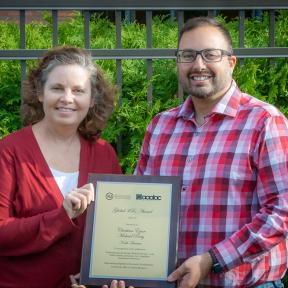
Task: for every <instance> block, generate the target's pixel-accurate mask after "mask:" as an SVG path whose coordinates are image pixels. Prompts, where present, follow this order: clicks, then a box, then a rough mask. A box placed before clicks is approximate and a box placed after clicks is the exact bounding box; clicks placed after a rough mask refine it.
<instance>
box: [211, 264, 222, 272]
mask: <svg viewBox="0 0 288 288" xmlns="http://www.w3.org/2000/svg"><path fill="white" fill-rule="evenodd" d="M222 271H223V269H222V267H221V265H220V263H215V264H213V272H214V273H221V272H222Z"/></svg>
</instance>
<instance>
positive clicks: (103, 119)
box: [21, 46, 116, 141]
mask: <svg viewBox="0 0 288 288" xmlns="http://www.w3.org/2000/svg"><path fill="white" fill-rule="evenodd" d="M73 64H77V65H79V66H81V67H83V68H85V69H86V70H87V71H88V72H89V73H90V81H91V98H92V99H93V101H94V105H93V107H91V108H90V109H89V111H88V113H87V115H86V117H85V118H84V120H83V121H82V122H81V123H80V125H79V127H78V131H79V133H80V135H82V136H83V137H84V138H85V139H87V140H89V141H94V140H95V139H96V138H97V137H99V135H100V133H101V131H102V130H103V129H104V127H105V125H106V123H107V120H108V118H109V116H110V114H111V113H112V111H113V108H114V104H115V95H116V88H115V86H113V85H112V84H110V83H109V82H107V81H106V80H105V78H104V76H103V73H102V72H101V70H100V68H99V67H98V66H97V65H95V64H94V63H93V62H92V57H91V55H90V54H89V53H88V52H87V51H85V50H84V49H81V48H76V47H66V46H64V47H57V48H52V49H50V50H49V51H48V52H47V53H46V54H45V55H44V56H43V58H42V59H41V60H40V62H39V64H38V66H37V67H36V68H34V69H33V70H32V71H31V72H30V73H29V77H28V80H26V81H25V82H24V83H23V90H22V92H23V97H22V104H21V116H22V122H23V125H25V126H27V125H30V124H35V123H37V122H39V121H40V120H42V119H43V118H44V116H45V115H44V111H43V106H42V103H41V102H40V101H39V96H40V95H41V94H42V93H43V89H44V85H45V83H46V81H47V78H48V75H49V73H50V72H51V71H52V70H53V69H54V68H55V67H57V66H59V65H73Z"/></svg>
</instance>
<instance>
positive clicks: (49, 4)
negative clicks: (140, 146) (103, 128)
mask: <svg viewBox="0 0 288 288" xmlns="http://www.w3.org/2000/svg"><path fill="white" fill-rule="evenodd" d="M282 9H288V1H287V0H277V1H275V0H249V1H247V0H233V1H231V0H221V1H220V0H197V1H196V0H195V1H192V0H177V1H172V0H157V1H155V0H153V1H151V0H145V1H144V0H138V1H134V0H133V1H132V0H126V1H125V0H124V1H118V0H109V1H107V0H97V1H95V0H81V1H79V0H69V1H64V0H62V1H61V0H40V1H39V0H38V1H35V0H25V1H23V0H1V2H0V11H1V10H6V11H11V10H17V11H19V29H20V47H19V49H13V50H12V49H11V50H0V60H19V61H20V63H21V80H23V79H25V77H26V60H28V59H35V58H38V57H39V56H41V55H42V54H43V52H45V50H40V49H38V50H37V49H36V50H33V49H26V35H25V22H26V12H27V11H29V10H50V11H51V13H52V23H53V33H52V42H53V46H57V45H58V21H59V19H58V12H59V11H61V10H79V11H81V12H82V13H83V19H84V20H83V21H84V30H83V34H84V47H85V48H86V49H88V50H90V52H91V54H92V56H93V58H95V59H115V61H116V84H117V85H118V87H119V89H120V92H121V87H122V62H121V61H122V60H123V59H146V61H147V79H148V80H150V79H151V77H152V75H153V69H152V61H153V59H161V58H162V59H163V58H165V59H169V58H174V57H175V56H174V51H175V49H164V48H163V49H159V48H157V49H156V48H153V47H152V37H153V35H152V23H153V13H155V12H156V11H165V12H168V13H170V15H171V17H173V19H174V20H175V21H177V22H178V27H179V29H180V28H181V27H182V25H183V23H184V21H185V15H186V14H188V13H191V12H192V13H200V12H201V13H204V15H205V14H206V15H210V16H214V15H216V14H217V13H219V12H224V13H225V12H228V11H233V13H234V14H236V15H238V17H239V45H238V46H239V48H236V49H235V54H236V55H237V56H238V57H239V58H253V57H265V58H277V57H288V47H276V46H275V13H276V11H277V10H282ZM259 10H261V11H263V10H265V11H268V13H269V44H268V45H267V47H264V48H244V40H245V39H244V33H245V17H246V16H247V14H251V11H259ZM93 11H106V12H107V11H109V13H110V14H111V13H113V14H114V16H115V17H114V19H115V24H116V25H115V27H116V47H115V48H114V49H90V16H91V13H92V12H93ZM135 11H141V12H142V14H143V13H144V15H145V19H144V20H145V22H146V34H147V37H146V39H147V40H146V48H145V49H123V48H122V44H121V25H122V19H123V14H124V15H125V16H124V17H126V18H127V17H128V18H130V20H131V19H132V20H134V19H135V15H136V13H135ZM175 48H176V47H175ZM152 89H153V87H152V86H149V87H148V91H147V99H148V101H151V100H152ZM180 94H181V91H180Z"/></svg>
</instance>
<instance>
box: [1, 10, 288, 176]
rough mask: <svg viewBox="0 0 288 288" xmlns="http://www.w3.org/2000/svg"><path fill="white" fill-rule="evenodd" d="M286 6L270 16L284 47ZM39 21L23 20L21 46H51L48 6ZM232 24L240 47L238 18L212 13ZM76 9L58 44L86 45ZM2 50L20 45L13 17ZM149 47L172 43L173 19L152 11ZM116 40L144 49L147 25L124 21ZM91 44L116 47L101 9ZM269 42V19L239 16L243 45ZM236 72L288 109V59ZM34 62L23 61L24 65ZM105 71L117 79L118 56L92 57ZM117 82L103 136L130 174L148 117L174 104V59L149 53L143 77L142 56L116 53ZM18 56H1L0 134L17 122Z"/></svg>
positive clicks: (250, 62) (254, 63)
mask: <svg viewBox="0 0 288 288" xmlns="http://www.w3.org/2000/svg"><path fill="white" fill-rule="evenodd" d="M287 16H288V11H280V12H279V13H278V14H277V18H276V28H275V30H276V35H275V41H276V45H278V46H282V47H287V46H288V37H287V27H288V17H287ZM43 18H44V20H45V21H44V22H41V23H39V22H38V23H29V24H26V36H27V40H26V45H27V48H29V49H47V48H50V47H52V17H51V13H50V12H45V13H44V14H43ZM218 20H220V21H221V22H222V23H224V24H225V25H226V26H227V28H228V29H229V30H230V32H231V35H232V39H233V45H234V47H238V46H239V36H238V27H239V20H238V19H237V18H236V19H232V20H228V19H226V18H224V17H222V16H218ZM83 22H84V21H83V16H82V15H81V13H76V14H75V17H73V18H71V19H68V20H65V21H63V22H60V23H59V31H58V36H59V45H63V44H65V45H75V46H78V47H84V35H83V32H84V24H83ZM0 31H1V38H0V49H17V48H18V47H19V42H20V36H19V28H18V26H17V24H15V23H7V22H4V21H0ZM152 31H153V39H152V43H153V47H154V48H176V47H177V35H178V24H177V23H176V22H173V21H171V20H170V18H168V17H166V16H157V17H154V18H153V26H152ZM121 34H122V47H123V48H133V49H137V48H145V47H146V27H145V25H143V24H139V23H136V22H135V23H128V22H125V21H124V22H123V23H122V31H121ZM90 37H91V48H93V49H97V48H99V49H101V48H102V49H103V48H109V49H113V48H115V47H116V33H115V24H114V23H112V22H111V21H108V20H107V19H105V18H104V17H103V15H101V14H94V15H93V16H92V17H91V27H90ZM268 41H269V19H268V15H267V14H264V16H263V20H262V21H260V20H257V19H256V20H253V19H246V20H245V43H244V44H245V47H267V46H268ZM239 62H240V63H238V65H237V67H236V69H235V71H234V78H235V79H236V81H237V83H238V85H239V86H240V88H241V89H242V90H243V91H245V92H247V93H249V94H251V95H254V96H256V97H258V98H259V99H261V100H263V101H267V102H270V103H272V104H274V105H275V106H277V107H278V108H279V109H280V110H281V111H282V112H283V113H284V114H286V115H288V105H287V101H288V100H287V99H288V95H287V94H288V87H287V83H288V82H287V77H288V61H287V59H276V60H273V61H270V60H269V59H246V60H243V61H239ZM34 64H35V61H27V67H28V70H29V68H30V67H31V66H32V65H34ZM97 64H98V65H99V66H101V68H102V69H103V70H104V71H105V74H106V76H107V77H108V78H109V79H110V80H111V81H112V82H114V83H116V72H115V71H116V61H115V60H97ZM121 64H122V71H123V73H122V82H123V85H122V88H121V91H120V92H121V93H119V101H118V105H117V107H116V109H115V112H114V114H113V115H112V117H111V119H110V120H109V123H108V126H107V128H106V129H105V131H104V132H103V137H104V138H105V139H107V140H108V141H109V142H110V143H112V144H113V146H114V147H115V148H119V147H120V148H121V149H120V150H119V151H118V156H119V160H120V162H121V165H122V168H123V171H124V172H125V173H127V174H129V173H132V172H133V170H134V168H135V165H136V162H137V157H138V154H139V150H140V147H141V142H142V139H143V136H144V133H145V129H146V127H147V125H148V123H149V122H150V120H151V119H152V117H153V116H154V115H155V114H157V113H159V112H160V111H163V110H165V109H168V108H170V107H174V106H176V105H178V104H179V103H180V100H179V98H178V97H177V90H178V81H177V75H176V65H175V60H165V59H161V60H153V77H152V79H151V80H150V82H148V80H147V75H146V67H147V61H146V60H131V59H127V60H122V61H121ZM19 66H20V65H19V62H17V61H0V101H1V108H0V137H3V136H4V135H6V134H8V133H10V132H11V131H13V130H16V129H18V128H19V127H20V125H21V124H20V119H19V106H20V96H19V95H20V80H19V79H20V67H19ZM149 85H152V86H153V99H152V102H151V103H150V102H148V101H147V90H148V87H149Z"/></svg>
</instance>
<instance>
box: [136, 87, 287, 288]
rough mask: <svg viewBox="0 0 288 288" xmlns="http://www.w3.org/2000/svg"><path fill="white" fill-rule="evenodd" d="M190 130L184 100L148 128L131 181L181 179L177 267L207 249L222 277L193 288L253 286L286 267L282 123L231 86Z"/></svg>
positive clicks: (191, 117) (190, 114)
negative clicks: (139, 178) (134, 178)
mask: <svg viewBox="0 0 288 288" xmlns="http://www.w3.org/2000/svg"><path fill="white" fill-rule="evenodd" d="M205 120H206V121H205V123H204V124H203V125H201V126H198V125H197V124H196V122H195V114H194V109H193V103H192V99H191V97H189V98H188V99H187V100H186V101H185V102H184V103H183V104H182V105H180V106H179V107H176V108H174V109H171V110H168V111H166V112H163V113H160V114H158V115H157V116H156V117H155V118H154V119H153V120H152V122H151V123H150V125H149V126H148V129H147V132H146V135H145V138H144V142H143V145H142V150H141V153H140V159H139V161H138V165H137V167H136V170H135V174H138V175H180V176H181V177H182V180H183V182H182V184H183V186H182V191H181V215H180V220H181V221H180V229H179V230H180V231H179V246H178V247H179V250H178V257H179V261H180V262H182V261H184V260H185V259H187V258H189V257H190V256H193V255H197V254H202V253H204V252H206V251H207V250H208V249H210V248H211V247H213V248H212V249H213V251H214V253H215V255H216V256H217V258H218V260H219V262H220V264H221V265H222V267H223V268H224V272H225V273H221V274H213V273H211V274H210V275H209V276H208V277H207V278H206V279H204V280H203V281H202V282H201V284H200V285H199V287H254V285H256V284H261V283H263V282H266V281H271V280H277V279H280V278H281V277H282V276H283V275H284V273H285V271H286V265H287V257H288V255H287V244H288V242H287V241H286V236H287V231H288V159H287V155H288V121H287V120H286V118H285V117H284V116H283V115H282V114H281V113H280V112H279V111H278V110H277V109H276V108H275V107H273V106H272V105H269V104H267V103H264V102H261V101H259V100H257V99H255V98H254V97H252V96H250V95H247V94H244V93H242V92H241V91H240V90H239V88H238V87H237V85H236V83H235V82H234V81H233V82H232V85H231V88H230V89H229V91H228V92H227V93H226V94H225V95H224V97H223V98H222V99H221V101H220V102H219V103H218V104H217V105H216V106H215V107H214V109H213V111H212V112H211V113H210V114H209V115H208V116H207V117H206V118H205Z"/></svg>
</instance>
